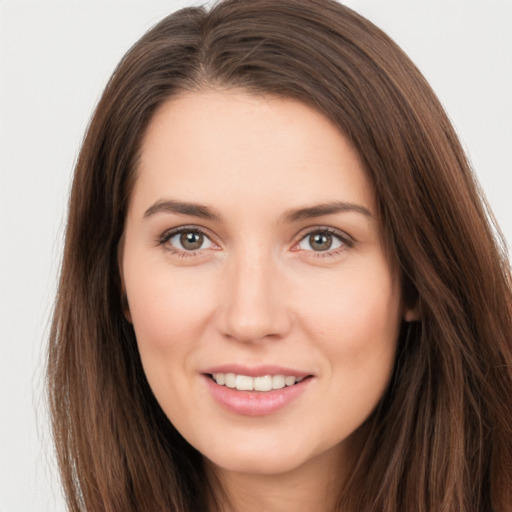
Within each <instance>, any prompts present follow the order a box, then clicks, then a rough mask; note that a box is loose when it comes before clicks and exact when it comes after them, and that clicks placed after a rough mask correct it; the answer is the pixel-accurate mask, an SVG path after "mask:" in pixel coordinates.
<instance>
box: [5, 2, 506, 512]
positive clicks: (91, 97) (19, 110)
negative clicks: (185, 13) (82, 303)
mask: <svg viewBox="0 0 512 512" xmlns="http://www.w3.org/2000/svg"><path fill="white" fill-rule="evenodd" d="M276 1H279V0H276ZM305 1H307V0H305ZM199 3H201V2H192V1H185V0H183V1H178V0H168V1H165V2H164V1H156V0H139V1H129V0H124V1H121V0H119V1H113V0H102V1H99V0H80V1H78V0H62V1H48V0H46V1H42V0H41V1H36V0H32V1H28V0H0V258H1V259H0V325H1V326H2V334H1V338H0V512H39V511H43V512H50V511H51V512H59V511H64V510H65V508H64V502H63V499H62V496H61V492H60V488H59V484H58V478H57V473H56V468H55V463H54V457H53V448H52V445H51V442H50V436H49V430H48V420H47V415H46V412H45V408H44V407H45V404H44V394H43V368H44V360H45V350H46V337H47V334H48V323H49V316H50V313H51V305H52V300H53V296H54V293H55V283H56V279H57V273H58V268H59V262H60V258H61V250H62V237H63V227H64V225H65V212H66V202H67V196H68V190H69V185H70V178H71V174H72V169H73V164H74V162H75V160H76V156H77V152H78V150H79V147H80V142H81V139H82V136H83V133H84V130H85V128H86V126H87V123H88V120H89V117H90V114H91V112H92V109H93V107H94V105H95V104H96V102H97V100H98V98H99V95H100V93H101V91H102V88H103V86H104V85H105V83H106V81H107V79H108V77H109V75H110V74H111V72H112V71H113V69H114V66H115V65H116V63H117V62H118V60H119V59H120V58H121V56H122V55H123V54H124V53H125V51H126V50H127V49H128V48H129V47H130V46H131V45H132V44H133V43H134V42H135V41H136V40H137V39H138V38H139V37H140V36H141V35H142V34H143V33H144V32H145V31H146V30H147V29H149V28H150V27H151V26H152V25H154V24H155V23H156V22H157V21H158V20H159V19H161V18H162V17H163V16H164V15H166V14H168V13H169V12H171V11H174V10H176V9H178V8H180V7H183V6H186V5H194V4H199ZM347 4H348V5H349V6H351V7H353V8H354V9H356V10H358V11H359V12H360V13H361V14H363V15H366V16H367V17H368V18H369V19H370V20H372V21H373V22H375V23H376V24H377V25H379V26H380V27H381V28H383V29H384V30H385V31H386V32H387V33H388V34H389V35H390V36H391V37H392V38H393V39H395V40H396V41H397V42H398V43H399V44H400V45H401V46H402V48H403V49H404V50H405V51H406V52H407V53H408V54H409V55H410V57H411V58H412V59H413V61H415V62H416V64H417V65H418V67H419V68H420V70H421V71H422V72H423V73H424V74H425V75H426V77H427V79H428V80H429V81H430V83H431V84H432V86H433V88H434V90H435V91H436V92H437V94H438V96H439V97H440V99H441V101H442V103H443V104H444V105H445V107H446V109H447V111H448V113H449V115H450V117H451V119H452V120H453V122H454V124H455V127H456V129H457V130H458V132H459V134H460V136H461V138H462V141H463V143H464V145H465V147H466V148H467V151H468V153H469V156H470V158H471V161H472V162H473V166H474V168H475V170H476V173H477V175H478V177H479V179H480V181H481V183H482V186H483V189H484V191H485V193H486V194H487V197H488V200H489V202H490V204H491V207H492V208H493V210H494V212H495V214H496V217H497V219H498V221H499V223H500V224H501V226H502V229H503V232H504V234H505V236H506V238H507V239H508V240H509V241H512V205H511V203H510V196H511V193H512V174H511V172H510V171H511V167H512V165H511V164H512V157H511V146H512V93H511V91H512V31H511V30H510V27H511V25H512V0H460V1H455V0H438V1H425V0H423V1H422V0H407V1H397V0H371V1H370V0H352V1H347ZM127 512H128V511H127Z"/></svg>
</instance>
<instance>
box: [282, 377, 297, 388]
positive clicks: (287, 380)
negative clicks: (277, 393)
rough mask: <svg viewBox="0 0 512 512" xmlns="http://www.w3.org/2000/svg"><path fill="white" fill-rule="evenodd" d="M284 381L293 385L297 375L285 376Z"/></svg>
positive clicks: (288, 384)
mask: <svg viewBox="0 0 512 512" xmlns="http://www.w3.org/2000/svg"><path fill="white" fill-rule="evenodd" d="M284 383H285V384H286V385H287V386H293V385H294V384H295V377H291V376H288V377H285V378H284Z"/></svg>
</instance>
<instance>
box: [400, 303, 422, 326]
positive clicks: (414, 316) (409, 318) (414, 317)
mask: <svg viewBox="0 0 512 512" xmlns="http://www.w3.org/2000/svg"><path fill="white" fill-rule="evenodd" d="M420 318H421V315H420V308H419V306H418V305H417V304H416V306H414V307H412V308H405V311H404V321H405V322H417V321H418V320H420Z"/></svg>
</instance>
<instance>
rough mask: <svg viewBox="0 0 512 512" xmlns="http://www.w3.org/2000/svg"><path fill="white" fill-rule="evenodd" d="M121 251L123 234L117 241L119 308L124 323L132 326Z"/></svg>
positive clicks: (122, 249) (122, 248)
mask: <svg viewBox="0 0 512 512" xmlns="http://www.w3.org/2000/svg"><path fill="white" fill-rule="evenodd" d="M123 251H124V233H123V235H122V236H121V239H120V240H119V244H118V246H117V268H118V270H119V279H120V282H121V308H122V309H123V315H124V317H125V318H126V321H127V322H129V323H131V324H132V323H133V321H132V314H131V312H130V304H129V303H128V294H127V293H126V285H125V282H124V272H123Z"/></svg>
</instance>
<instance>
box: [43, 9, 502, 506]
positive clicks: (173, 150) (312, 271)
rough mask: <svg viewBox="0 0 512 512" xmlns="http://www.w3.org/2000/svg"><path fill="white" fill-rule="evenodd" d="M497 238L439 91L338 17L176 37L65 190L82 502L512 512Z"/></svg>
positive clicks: (62, 410)
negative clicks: (437, 94)
mask: <svg viewBox="0 0 512 512" xmlns="http://www.w3.org/2000/svg"><path fill="white" fill-rule="evenodd" d="M489 218H491V219H492V217H491V216H490V214H489V212H488V209H487V208H486V206H485V203H484V201H483V199H482V198H481V196H480V194H479V191H478V187H477V185H476V183H475V180H474V177H473V176H472V173H471V171H470V168H469V166H468V163H467V161H466V158H465V156H464V154H463V151H462V149H461V147H460V144H459V142H458V140H457V137H456V135H455V133H454V131H453V129H452V127H451V125H450V123H449V121H448V119H447V117H446V115H445V114H444V112H443V110H442V108H441V106H440V104H439V102H438V101H437V99H436V98H435V96H434V94H433V93H432V91H431V89H430V88H429V86H428V85H427V84H426V82H425V80H424V79H423V77H422V76H421V75H420V73H419V72H418V71H417V69H416V68H415V67H414V66H413V64H412V63H411V62H410V61H409V60H408V58H407V57H406V56H405V55H404V54H403V53H402V52H401V51H400V49H399V48H397V47H396V45H395V44H394V43H392V42H391V41H390V40H389V38H387V36H385V35H384V34H383V33H382V32H381V31H380V30H378V29H377V28H376V27H375V26H373V25H372V24H371V23H369V22H368V21H366V20H365V19H363V18H361V17H360V16H358V15H357V14H355V13H354V12H352V11H351V10H349V9H347V8H345V7H342V6H341V5H339V4H337V3H335V2H332V1H330V0H315V1H311V2H302V1H299V0H284V1H281V2H273V1H270V0H249V1H247V0H244V1H241V0H238V1H237V0H231V1H229V0H228V1H223V2H220V3H219V4H218V5H216V6H215V7H214V8H213V9H212V10H211V11H210V12H207V11H205V10H203V9H185V10H182V11H179V12H178V13H175V14H173V15H171V16H169V17H168V18H166V19H165V20H163V21H162V22H161V23H160V24H159V25H157V26H156V27H155V28H154V29H153V30H151V31H150V32H149V33H148V34H146V35H145V36H144V37H143V38H142V39H141V40H140V41H139V42H138V43H137V44H136V45H135V46H134V47H133V48H132V49H131V50H130V52H129V53H128V54H127V55H126V56H125V58H124V59H123V60H122V62H121V63H120V65H119V67H118V68H117V70H116V71H115V73H114V75H113V77H112V79H111V81H110V83H109V84H108V86H107V88H106V90H105V92H104V94H103V97H102V99H101V101H100V103H99V105H98V107H97V110H96V112H95V114H94V117H93V119H92V122H91V125H90V127H89V130H88V133H87V137H86V139H85V142H84V145H83V148H82V151H81V154H80V158H79V161H78V164H77V167H76V170H75V178H74V184H73V190H72V195H71V202H70V210H69V221H68V228H67V235H66V247H65V255H64V261H63V267H62V273H61V281H60V288H59V295H58V300H57V304H56V309H55V314H54V322H53V329H52V336H51V345H50V354H49V368H48V372H49V393H50V401H51V406H52V414H53V425H54V436H55V442H56V446H57V451H58V455H59V462H60V466H61V472H62V478H63V482H64V486H65V489H66V493H67V498H68V503H69V507H70V509H71V510H91V511H92V510H94V511H97V510H108V511H121V510H123V511H124V510H144V511H146V510H179V511H185V510H191V511H192V510H208V511H221V510H239V511H244V510H292V509H293V510H297V509H299V510H300V509H302V510H339V511H363V510H364V511H367V510H368V511H370V510H375V511H377V510H378V511H389V512H391V511H393V512H394V511H406V510H407V511H409V510H419V511H453V510H458V511H470V510H471V511H474V510H479V511H480V510H482V511H483V510H496V511H506V510H511V507H512V490H511V481H512V475H511V469H510V468H511V464H512V445H511V441H510V440H511V439H512V432H511V430H512V429H511V427H510V425H511V424H512V421H511V420H512V411H511V404H510V400H509V397H510V396H512V370H511V368H512V347H511V334H512V306H511V304H512V301H511V279H510V269H509V265H508V262H507V259H506V257H505V255H504V253H503V251H502V249H501V246H500V244H499V243H497V242H496V241H495V239H494V236H493V233H494V228H493V226H492V225H490V224H489Z"/></svg>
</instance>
